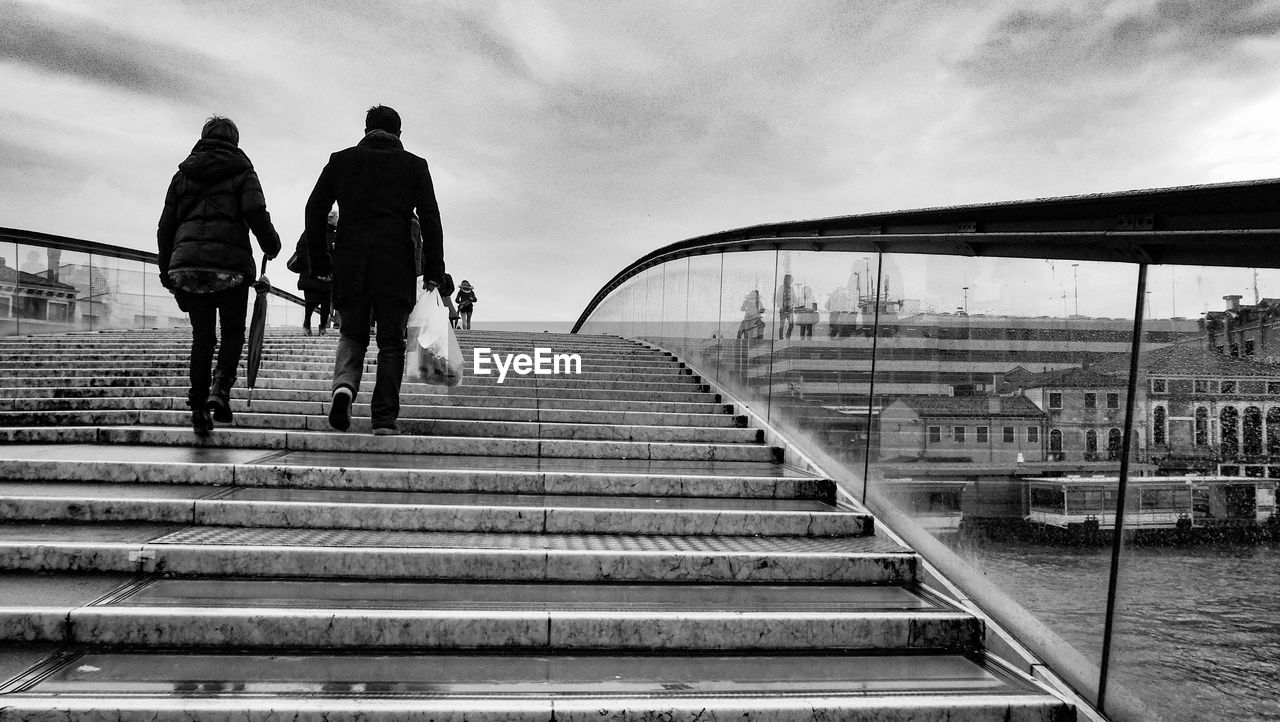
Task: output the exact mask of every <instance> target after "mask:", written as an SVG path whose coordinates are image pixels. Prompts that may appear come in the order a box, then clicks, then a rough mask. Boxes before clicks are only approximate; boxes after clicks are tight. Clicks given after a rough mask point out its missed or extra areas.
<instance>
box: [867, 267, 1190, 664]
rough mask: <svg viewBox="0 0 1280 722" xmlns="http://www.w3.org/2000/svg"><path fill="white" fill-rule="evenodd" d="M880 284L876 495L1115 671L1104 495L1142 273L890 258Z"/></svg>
mask: <svg viewBox="0 0 1280 722" xmlns="http://www.w3.org/2000/svg"><path fill="white" fill-rule="evenodd" d="M877 280H878V281H879V284H880V287H881V313H880V319H879V331H878V339H877V340H878V348H877V352H876V371H875V376H874V383H875V387H874V400H873V407H874V410H875V413H874V418H873V421H872V424H871V428H872V436H871V444H870V448H869V455H870V464H869V476H868V482H869V484H870V491H869V496H870V498H871V499H872V501H873V502H874V503H876V504H889V505H891V506H892V507H893V508H894V509H895V510H896V511H897V512H899V513H900V514H904V515H905V516H907V517H909V519H910V520H911V522H912V523H913V524H914V526H915V527H916V529H918V530H923V531H926V532H928V533H929V534H931V535H932V537H933V538H934V539H936V540H937V541H939V542H941V543H942V544H944V545H945V546H946V547H949V548H950V549H951V550H952V551H954V552H956V553H957V554H958V555H959V557H960V558H961V559H963V560H964V561H965V562H967V564H968V565H969V568H970V569H971V570H973V572H974V577H975V578H980V579H984V580H986V581H987V582H989V583H992V584H994V585H995V586H996V588H997V589H999V590H1001V591H1002V592H1003V593H1004V594H1006V595H1008V596H1009V597H1010V598H1011V599H1012V601H1013V602H1015V603H1016V604H1017V605H1020V606H1021V608H1023V609H1025V610H1026V611H1028V612H1030V614H1031V615H1033V616H1034V617H1035V618H1037V619H1039V620H1040V621H1042V622H1044V623H1045V624H1047V625H1048V626H1049V628H1050V629H1052V630H1054V631H1055V632H1056V633H1057V634H1058V635H1059V636H1061V637H1062V638H1063V640H1064V641H1065V643H1066V644H1068V645H1070V646H1072V647H1074V649H1075V650H1076V651H1077V652H1079V653H1080V654H1081V655H1083V657H1084V659H1085V660H1087V661H1088V662H1090V663H1092V664H1094V665H1097V664H1099V663H1100V662H1101V648H1102V630H1103V621H1104V619H1105V612H1106V587H1107V580H1108V577H1109V564H1110V555H1109V551H1108V549H1107V547H1106V545H1105V535H1104V534H1099V533H1098V526H1097V523H1096V521H1097V520H1098V519H1102V518H1104V517H1105V513H1106V512H1105V500H1106V496H1105V494H1103V493H1102V492H1100V491H1099V492H1098V493H1097V494H1094V493H1093V490H1092V489H1093V487H1092V486H1089V485H1090V484H1092V483H1093V481H1092V480H1093V479H1094V477H1098V478H1099V479H1102V478H1108V477H1109V478H1111V479H1112V480H1113V483H1114V479H1115V477H1116V476H1117V474H1118V472H1119V470H1120V434H1121V430H1122V429H1123V426H1124V399H1125V395H1126V392H1127V385H1128V374H1129V367H1128V360H1129V357H1130V351H1131V348H1132V340H1133V319H1132V316H1133V309H1134V299H1135V294H1136V281H1137V276H1136V267H1135V266H1133V265H1129V264H1104V263H1073V262H1069V261H1068V262H1063V261H1043V260H1023V259H981V258H961V257H946V256H924V255H919V256H908V255H886V256H885V257H884V264H883V269H882V270H881V271H880V274H879V278H878V279H877ZM886 289H887V290H886ZM1185 328H1186V330H1188V331H1189V330H1191V329H1192V328H1194V324H1190V325H1187V326H1186V327H1185ZM1134 468H1135V471H1136V470H1138V467H1137V466H1135V467H1134ZM1142 469H1143V470H1146V467H1142ZM1086 487H1087V488H1088V489H1090V490H1089V491H1084V490H1083V489H1085V488H1086ZM1077 512H1079V513H1078V514H1077ZM1077 516H1079V518H1078V519H1077V518H1076V517H1077Z"/></svg>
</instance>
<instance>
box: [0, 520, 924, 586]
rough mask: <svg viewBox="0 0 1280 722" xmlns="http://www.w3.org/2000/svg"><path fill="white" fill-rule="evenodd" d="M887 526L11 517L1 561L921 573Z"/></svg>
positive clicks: (330, 573) (43, 567) (191, 572)
mask: <svg viewBox="0 0 1280 722" xmlns="http://www.w3.org/2000/svg"><path fill="white" fill-rule="evenodd" d="M916 563H917V561H916V556H915V554H913V553H912V552H911V551H910V550H908V549H906V548H904V547H901V546H899V545H898V544H896V543H894V542H892V541H890V540H887V539H885V538H883V537H877V536H854V537H835V538H821V537H750V536H706V535H662V536H653V535H634V534H532V533H531V534H512V533H463V532H417V531H369V530H348V529H281V528H243V527H188V526H183V525H176V524H143V523H131V524H108V523H80V524H69V523H55V522H49V523H43V524H37V523H10V524H0V570H3V571H29V572H34V571H42V572H56V571H85V572H89V571H92V572H133V573H139V574H156V573H163V574H174V575H179V576H240V577H291V578H313V579H384V580H388V581H390V580H403V579H412V580H485V581H508V582H524V581H572V582H593V581H625V582H694V583H705V584H715V583H726V582H733V583H746V584H779V583H788V584H794V583H814V582H820V583H824V584H898V585H902V584H911V583H914V582H915V580H916V576H915V575H916Z"/></svg>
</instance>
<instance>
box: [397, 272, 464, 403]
mask: <svg viewBox="0 0 1280 722" xmlns="http://www.w3.org/2000/svg"><path fill="white" fill-rule="evenodd" d="M408 341H409V348H408V349H407V352H406V354H405V363H404V372H405V379H406V380H408V381H419V382H421V383H424V384H435V385H437V386H457V385H458V384H460V383H462V348H461V347H460V346H458V337H457V336H455V335H454V333H453V328H452V327H451V326H450V325H449V311H448V309H446V308H445V306H444V303H443V302H442V301H441V300H440V294H439V293H437V292H436V291H434V290H431V291H426V290H422V289H419V290H418V300H417V302H416V303H414V305H413V313H411V314H409V323H408Z"/></svg>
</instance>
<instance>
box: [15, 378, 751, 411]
mask: <svg viewBox="0 0 1280 722" xmlns="http://www.w3.org/2000/svg"><path fill="white" fill-rule="evenodd" d="M187 388H188V385H187V384H186V383H185V382H183V383H181V384H178V385H144V386H77V385H74V384H73V385H69V386H57V385H50V386H43V387H22V388H17V387H3V386H0V409H3V410H30V407H29V406H28V404H29V401H28V400H31V399H58V400H69V399H114V398H120V399H132V398H149V399H167V400H168V404H169V405H168V406H167V407H164V406H160V405H156V406H145V405H137V406H134V407H136V408H182V407H185V404H186V398H187ZM468 392H469V389H467V388H466V387H462V388H460V389H459V390H457V391H456V392H453V393H448V392H445V393H440V392H437V393H414V392H408V393H402V394H400V403H401V408H408V407H417V406H458V407H465V406H483V407H490V408H520V409H557V410H584V411H619V412H624V411H640V412H648V413H659V414H661V413H664V412H666V411H669V412H670V413H671V414H672V415H680V414H728V413H731V412H732V410H733V409H732V407H730V406H726V405H725V404H721V403H717V402H715V401H714V400H713V398H714V397H712V396H711V395H709V394H698V395H697V398H698V399H699V401H694V402H670V401H655V400H653V399H652V398H644V399H641V400H624V399H617V398H582V394H566V393H564V392H562V391H546V392H539V391H537V390H531V389H524V390H512V392H511V393H509V394H506V393H505V392H503V393H504V394H505V395H498V391H497V389H496V388H489V389H485V395H483V396H478V395H475V394H476V392H475V391H470V393H468ZM231 393H232V403H237V404H239V403H247V398H246V397H247V396H248V390H247V389H244V388H241V387H236V388H235V389H233V390H232V392H231ZM552 393H554V394H556V396H555V397H552V396H550V395H549V394H552ZM575 396H576V397H577V398H575ZM363 398H364V395H363V394H362V395H361V399H363ZM175 400H176V401H178V402H179V405H178V406H174V405H173V402H174V401H175ZM253 401H254V403H255V404H256V403H258V401H301V402H307V403H321V404H327V403H328V402H329V389H328V387H327V386H325V387H324V388H314V389H312V390H300V389H291V388H264V387H263V386H262V385H261V384H259V386H258V388H256V389H254V391H253ZM130 403H131V404H132V403H133V402H130ZM356 406H357V407H364V408H367V404H364V403H363V402H361V401H357V403H356ZM36 408H39V407H36ZM72 408H74V407H72ZM91 408H92V407H91ZM325 408H327V406H326V407H325Z"/></svg>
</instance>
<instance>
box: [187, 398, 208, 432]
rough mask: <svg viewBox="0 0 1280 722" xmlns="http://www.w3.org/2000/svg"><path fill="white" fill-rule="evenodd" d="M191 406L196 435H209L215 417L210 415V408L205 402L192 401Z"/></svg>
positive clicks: (192, 422)
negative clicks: (212, 417)
mask: <svg viewBox="0 0 1280 722" xmlns="http://www.w3.org/2000/svg"><path fill="white" fill-rule="evenodd" d="M188 405H189V406H191V430H192V431H194V432H196V436H208V435H209V432H210V431H212V430H213V419H211V418H210V417H209V409H208V408H207V407H206V406H205V404H203V403H200V402H196V401H190V402H188Z"/></svg>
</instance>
